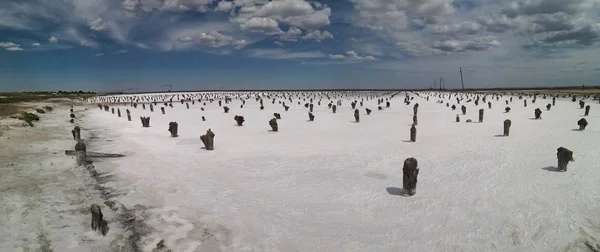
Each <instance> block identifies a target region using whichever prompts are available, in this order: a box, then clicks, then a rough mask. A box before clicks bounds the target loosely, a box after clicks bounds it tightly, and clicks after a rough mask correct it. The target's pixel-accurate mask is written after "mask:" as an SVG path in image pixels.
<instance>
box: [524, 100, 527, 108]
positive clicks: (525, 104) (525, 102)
mask: <svg viewBox="0 0 600 252" xmlns="http://www.w3.org/2000/svg"><path fill="white" fill-rule="evenodd" d="M523 107H526V108H527V99H525V100H523Z"/></svg>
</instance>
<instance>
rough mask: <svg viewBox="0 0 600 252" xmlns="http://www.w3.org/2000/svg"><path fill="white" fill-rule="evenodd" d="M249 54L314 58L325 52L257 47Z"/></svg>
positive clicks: (276, 57) (259, 56) (279, 57)
mask: <svg viewBox="0 0 600 252" xmlns="http://www.w3.org/2000/svg"><path fill="white" fill-rule="evenodd" d="M249 56H250V57H255V58H265V59H312V58H323V57H325V54H323V53H322V52H319V51H309V52H289V51H286V50H284V49H255V50H252V51H251V52H250V54H249Z"/></svg>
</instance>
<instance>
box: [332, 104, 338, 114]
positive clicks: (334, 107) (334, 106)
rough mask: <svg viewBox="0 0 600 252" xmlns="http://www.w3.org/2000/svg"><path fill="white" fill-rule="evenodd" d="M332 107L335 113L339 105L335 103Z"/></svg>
mask: <svg viewBox="0 0 600 252" xmlns="http://www.w3.org/2000/svg"><path fill="white" fill-rule="evenodd" d="M331 109H332V110H333V113H334V114H335V111H337V106H336V105H333V106H331Z"/></svg>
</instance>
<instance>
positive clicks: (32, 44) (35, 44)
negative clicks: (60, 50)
mask: <svg viewBox="0 0 600 252" xmlns="http://www.w3.org/2000/svg"><path fill="white" fill-rule="evenodd" d="M31 46H34V47H37V46H40V43H31Z"/></svg>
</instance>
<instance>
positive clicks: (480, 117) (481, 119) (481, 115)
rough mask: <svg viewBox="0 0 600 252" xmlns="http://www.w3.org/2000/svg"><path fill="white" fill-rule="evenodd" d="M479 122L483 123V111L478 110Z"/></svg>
mask: <svg viewBox="0 0 600 252" xmlns="http://www.w3.org/2000/svg"><path fill="white" fill-rule="evenodd" d="M479 122H480V123H482V122H483V109H479Z"/></svg>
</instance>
